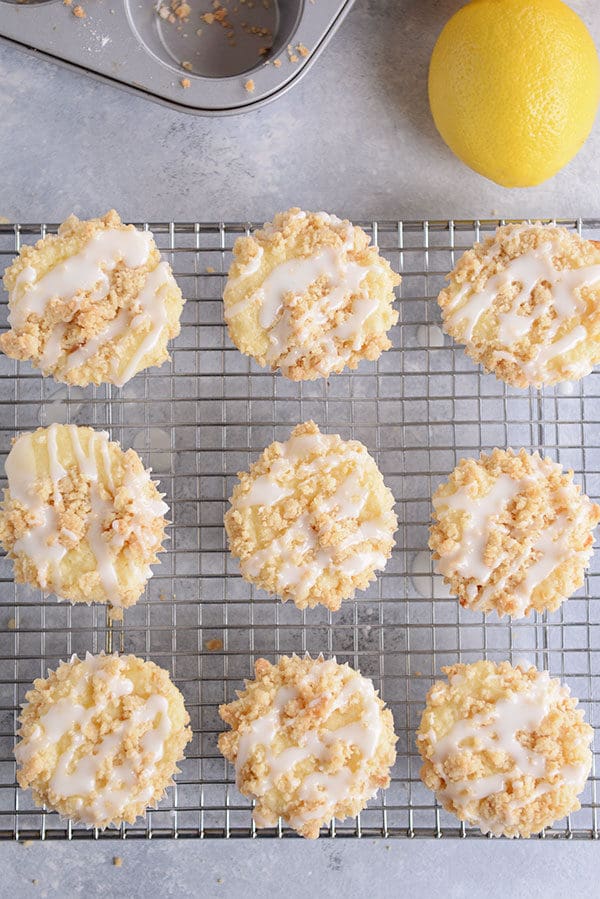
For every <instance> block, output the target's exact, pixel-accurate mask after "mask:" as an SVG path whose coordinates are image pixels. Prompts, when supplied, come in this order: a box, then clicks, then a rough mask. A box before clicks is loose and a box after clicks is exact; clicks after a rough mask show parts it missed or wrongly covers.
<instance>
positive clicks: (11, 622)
mask: <svg viewBox="0 0 600 899" xmlns="http://www.w3.org/2000/svg"><path fill="white" fill-rule="evenodd" d="M6 626H7V628H8V629H9V631H14V629H15V628H16V626H17V622H16V621H15V619H14V618H9V619H8V621H7V622H6ZM26 842H27V841H26ZM29 842H31V840H29ZM23 845H25V843H23Z"/></svg>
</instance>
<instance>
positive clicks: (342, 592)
mask: <svg viewBox="0 0 600 899" xmlns="http://www.w3.org/2000/svg"><path fill="white" fill-rule="evenodd" d="M238 477H239V478H240V483H239V484H237V485H236V486H235V487H234V490H233V496H232V497H231V500H230V502H231V508H230V509H229V511H228V512H227V514H226V515H225V528H226V530H227V535H228V537H229V547H230V550H231V552H232V554H233V555H234V556H236V558H239V559H240V570H241V573H242V575H243V577H244V578H246V580H248V581H250V582H251V583H253V584H256V585H257V586H259V587H262V588H263V589H264V590H267V591H268V592H269V593H274V594H277V595H279V596H281V598H282V599H283V601H284V602H285V601H286V600H288V599H291V600H293V601H294V603H295V604H296V605H297V606H298V608H299V609H305V608H307V607H308V608H313V607H314V606H316V605H318V604H321V605H324V606H326V608H328V609H331V610H332V611H335V610H336V609H339V607H340V605H341V603H342V600H344V599H348V598H350V597H351V596H353V595H354V591H355V590H356V589H357V588H358V589H361V590H364V589H365V588H366V587H367V586H368V584H369V581H371V580H373V579H374V578H375V570H376V569H382V568H384V567H385V565H386V562H387V559H388V558H389V557H390V555H391V552H392V547H393V545H394V532H395V530H396V527H397V524H398V522H397V519H396V515H395V514H394V511H393V507H394V497H393V496H392V494H391V492H390V490H389V489H388V488H387V487H386V486H385V484H384V482H383V476H382V474H381V472H380V471H379V469H378V468H377V464H376V463H375V460H374V459H373V458H372V456H370V455H369V453H368V452H367V450H366V447H364V446H363V445H362V443H359V442H358V441H357V440H350V441H346V440H342V439H341V437H340V436H339V435H338V434H331V435H330V434H321V432H320V431H319V428H318V427H317V425H316V424H315V423H314V422H313V421H308V422H305V423H304V424H300V425H297V426H296V427H295V428H294V430H293V431H292V434H291V437H290V439H289V440H287V441H286V442H285V443H278V442H275V443H272V444H271V445H270V446H268V447H267V448H266V449H265V450H264V452H263V453H262V455H261V456H260V458H259V459H258V461H257V462H255V463H254V464H253V465H252V466H251V467H250V471H249V472H240V473H239V475H238Z"/></svg>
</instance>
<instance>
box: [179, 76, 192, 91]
mask: <svg viewBox="0 0 600 899" xmlns="http://www.w3.org/2000/svg"><path fill="white" fill-rule="evenodd" d="M179 83H180V84H181V86H182V87H183V88H184V89H186V90H187V88H188V87H191V86H192V82H191V81H190V79H189V78H182V79H181V81H180V82H179Z"/></svg>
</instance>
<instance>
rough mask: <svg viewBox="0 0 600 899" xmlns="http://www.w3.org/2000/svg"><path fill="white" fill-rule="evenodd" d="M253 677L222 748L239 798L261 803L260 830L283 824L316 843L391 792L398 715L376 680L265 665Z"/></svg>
mask: <svg viewBox="0 0 600 899" xmlns="http://www.w3.org/2000/svg"><path fill="white" fill-rule="evenodd" d="M255 674H256V680H254V681H246V682H245V686H244V689H243V690H242V691H241V692H240V693H238V696H239V698H238V699H237V700H235V701H234V702H231V703H229V704H228V705H222V706H221V708H220V709H219V713H220V715H221V717H222V718H223V720H224V721H225V722H226V723H227V724H229V725H230V726H231V731H228V732H227V733H223V734H221V735H220V737H219V749H220V750H221V752H222V753H223V755H224V756H225V758H226V759H228V760H229V761H230V762H233V764H234V765H235V769H236V782H237V786H238V788H239V790H240V791H241V792H242V793H243V794H244V796H248V797H250V798H252V799H255V800H256V808H255V809H254V821H255V823H256V825H257V826H258V827H268V826H270V825H273V824H275V823H276V822H277V819H278V818H279V817H280V816H281V817H282V818H283V819H284V820H285V821H286V822H287V823H288V824H289V825H290V826H291V827H293V828H294V830H296V831H297V832H298V833H300V834H302V836H304V837H308V838H310V839H315V838H316V837H318V836H319V829H320V827H321V825H323V824H325V823H327V822H328V821H330V820H331V818H332V817H336V818H340V819H343V818H346V817H348V816H350V815H356V814H358V812H359V811H360V810H361V809H362V808H364V807H365V805H366V804H367V801H368V800H369V799H370V798H371V797H372V796H373V795H374V794H375V792H376V791H377V790H378V789H380V788H385V787H387V786H388V784H389V769H390V767H391V766H392V765H393V764H394V761H395V758H396V752H395V749H394V746H395V743H396V740H397V738H396V736H395V734H394V725H393V719H392V714H391V712H390V711H389V710H388V709H386V708H385V706H384V703H383V702H382V700H381V699H380V698H379V696H378V695H377V693H376V691H375V689H374V687H373V684H372V682H371V681H370V680H368V679H367V678H365V677H362V676H361V675H360V674H359V673H358V672H357V671H354V670H353V669H352V668H349V667H348V665H338V663H337V662H336V661H335V659H331V660H330V661H323V658H322V657H319V658H318V659H311V658H310V657H308V656H306V657H305V658H303V659H300V658H298V657H297V656H292V657H287V656H282V657H281V658H280V659H279V661H278V662H277V664H276V665H271V664H270V663H269V662H267V661H266V659H259V660H258V661H257V662H256V664H255Z"/></svg>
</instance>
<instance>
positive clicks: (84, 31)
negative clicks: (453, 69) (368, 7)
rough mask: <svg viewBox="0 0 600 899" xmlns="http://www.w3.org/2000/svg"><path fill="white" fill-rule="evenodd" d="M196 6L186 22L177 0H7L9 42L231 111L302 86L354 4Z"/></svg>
mask: <svg viewBox="0 0 600 899" xmlns="http://www.w3.org/2000/svg"><path fill="white" fill-rule="evenodd" d="M178 2H179V0H175V3H176V4H177V3H178ZM187 2H188V4H189V8H190V10H189V15H187V16H186V17H185V18H183V19H179V18H178V17H177V15H176V14H174V13H173V10H172V9H171V2H170V0H72V4H71V6H70V7H66V6H65V5H64V4H63V3H62V2H61V0H29V2H27V0H25V2H15V0H0V38H1V39H4V40H5V41H7V42H8V43H10V44H12V45H13V46H15V47H18V48H19V49H22V50H25V51H27V52H30V53H33V54H35V55H39V56H42V57H43V58H44V59H47V60H50V61H52V62H56V63H60V64H61V65H64V66H67V67H68V68H71V69H74V70H76V71H81V72H85V73H86V74H88V75H92V76H93V77H95V78H98V79H100V80H101V81H105V82H107V83H109V84H114V85H115V86H116V87H121V88H124V89H125V90H129V91H131V92H133V93H136V94H139V95H140V96H143V97H147V98H148V99H150V100H154V101H156V102H158V103H163V104H165V105H167V106H170V107H171V108H173V109H177V110H180V111H181V112H189V113H192V114H194V115H231V114H234V113H239V112H244V111H246V110H250V109H256V108H257V107H259V106H263V105H264V104H265V103H268V102H270V101H271V100H274V99H275V98H276V97H278V96H280V95H281V94H282V93H284V92H285V91H287V90H289V88H290V87H292V85H294V84H296V82H297V81H299V79H300V78H301V77H302V75H303V74H304V73H305V72H306V71H307V70H308V68H309V67H310V65H311V64H312V62H314V60H315V59H316V57H317V56H318V55H319V53H320V52H321V51H322V50H323V48H324V47H325V46H326V44H327V43H328V41H329V39H330V38H331V36H332V34H333V33H334V31H335V30H336V29H337V27H338V26H339V25H340V23H341V21H342V20H343V18H344V16H345V15H346V13H347V12H348V11H349V10H350V8H351V6H352V4H353V2H354V0H316V2H315V0H254V2H253V3H251V4H249V3H243V2H240V0H221V3H219V4H217V3H214V2H213V0H187ZM78 3H79V4H81V7H82V9H83V11H84V13H85V16H84V17H82V18H78V17H77V16H76V15H74V14H73V10H74V8H75V6H76V5H77V4H78ZM160 7H163V15H165V14H167V12H169V11H170V12H171V15H170V16H168V17H167V18H162V17H161V14H160ZM222 10H224V11H225V14H224V13H223V12H222ZM203 16H204V18H203ZM207 16H208V20H207ZM211 17H214V18H213V19H212V21H211ZM261 51H262V55H261ZM182 63H185V66H183V65H182ZM182 82H184V83H185V85H186V86H185V87H184V86H183V84H182Z"/></svg>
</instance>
